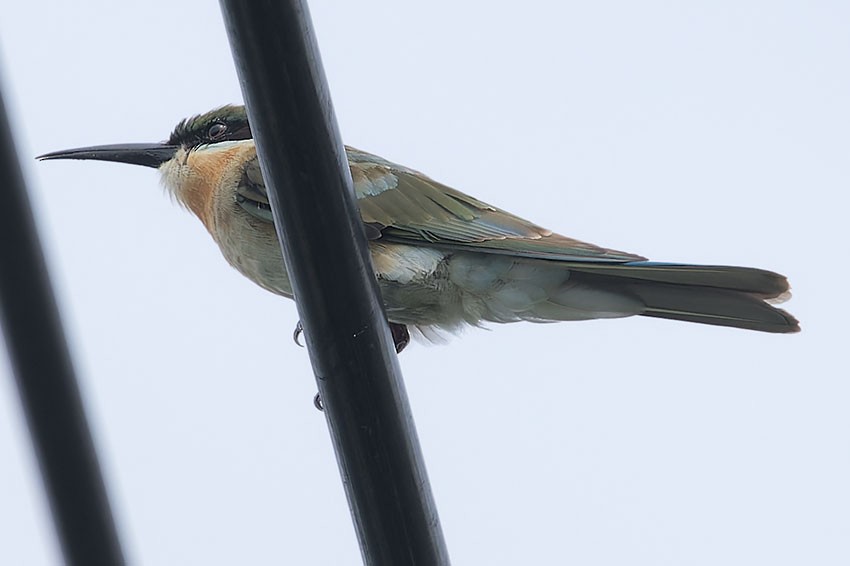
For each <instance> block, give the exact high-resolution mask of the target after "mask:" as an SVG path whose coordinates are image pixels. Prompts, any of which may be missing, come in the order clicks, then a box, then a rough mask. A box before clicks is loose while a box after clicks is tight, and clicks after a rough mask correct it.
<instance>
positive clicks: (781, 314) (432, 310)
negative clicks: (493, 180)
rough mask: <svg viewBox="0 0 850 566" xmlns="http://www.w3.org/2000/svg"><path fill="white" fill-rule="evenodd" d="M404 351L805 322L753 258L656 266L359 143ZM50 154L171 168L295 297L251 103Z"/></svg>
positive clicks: (233, 257)
mask: <svg viewBox="0 0 850 566" xmlns="http://www.w3.org/2000/svg"><path fill="white" fill-rule="evenodd" d="M346 153H347V155H348V163H349V167H350V169H351V177H352V179H353V181H354V190H355V193H356V196H357V203H358V205H359V208H360V216H361V218H362V220H363V227H364V229H365V232H366V235H367V237H368V238H369V246H370V251H371V255H372V263H373V265H374V267H375V276H376V277H377V280H378V283H379V286H380V289H381V293H382V296H383V301H384V304H385V307H386V314H387V318H388V319H389V322H390V323H391V326H392V328H393V335H394V337H395V340H396V345H397V348H399V349H400V348H402V347H404V345H405V344H406V343H407V339H408V334H407V328H406V327H408V326H412V327H414V328H416V329H418V330H419V331H421V332H422V333H423V334H424V335H425V336H432V335H435V334H434V333H435V331H437V332H439V331H441V330H448V331H452V330H456V329H458V328H460V327H462V326H464V325H473V326H478V325H481V324H482V323H484V322H499V323H502V322H516V321H521V320H526V321H531V322H552V321H562V320H588V319H596V318H620V317H626V316H632V315H641V316H651V317H660V318H669V319H676V320H684V321H689V322H700V323H705V324H714V325H719V326H732V327H736V328H745V329H750V330H760V331H764V332H780V333H786V332H797V331H798V330H799V326H798V323H797V320H796V319H795V318H794V317H793V316H791V315H790V314H788V313H787V312H785V311H783V310H781V309H778V308H776V307H774V306H772V305H771V304H769V303H771V302H773V303H776V302H781V301H783V300H785V299H786V298H788V297H789V296H790V294H789V287H788V281H787V280H786V279H785V277H783V276H782V275H779V274H777V273H773V272H770V271H765V270H762V269H754V268H749V267H728V266H714V265H708V266H707V265H687V264H672V263H657V262H649V261H647V260H646V259H645V258H643V257H641V256H638V255H634V254H631V253H626V252H621V251H616V250H612V249H607V248H602V247H599V246H595V245H593V244H588V243H585V242H581V241H579V240H574V239H572V238H568V237H566V236H561V235H559V234H556V233H554V232H552V231H551V230H547V229H545V228H541V227H540V226H537V225H536V224H533V223H531V222H529V221H527V220H523V219H522V218H519V217H518V216H514V215H513V214H510V213H509V212H506V211H504V210H500V209H498V208H496V207H494V206H491V205H489V204H487V203H485V202H483V201H480V200H478V199H476V198H474V197H471V196H469V195H466V194H464V193H462V192H460V191H458V190H455V189H453V188H451V187H448V186H446V185H443V184H442V183H439V182H437V181H434V180H433V179H431V178H429V177H427V176H425V175H423V174H422V173H419V172H418V171H415V170H413V169H409V168H407V167H404V166H401V165H397V164H395V163H392V162H390V161H387V160H385V159H382V158H380V157H378V156H376V155H372V154H369V153H366V152H364V151H360V150H357V149H354V148H351V147H346ZM40 159H98V160H104V161H117V162H122V163H132V164H136V165H144V166H147V167H154V168H156V169H159V172H160V174H161V175H162V180H163V182H164V184H165V186H166V187H167V189H168V190H169V191H170V192H171V193H172V194H173V195H174V197H176V199H177V201H178V202H179V203H180V204H182V205H183V206H185V207H186V208H188V209H189V210H190V211H191V212H193V213H194V214H195V215H196V216H197V217H198V218H199V219H200V221H201V222H202V223H203V225H204V226H205V227H206V229H207V230H208V231H209V233H210V235H212V237H213V239H214V240H215V241H216V243H217V244H218V246H219V248H221V252H222V253H223V254H224V257H225V259H226V260H227V261H228V262H229V263H230V264H231V265H232V266H233V267H235V268H236V269H237V270H239V272H240V273H242V274H243V275H245V276H246V277H248V278H249V279H251V280H252V281H254V282H255V283H256V284H258V285H260V286H261V287H263V288H264V289H267V290H268V291H271V292H273V293H277V294H279V295H283V296H285V297H290V298H292V287H291V285H290V283H289V277H288V275H287V272H286V268H285V265H284V260H283V257H282V255H281V251H280V247H279V245H278V241H277V236H276V234H275V230H274V225H273V220H272V215H271V208H270V206H269V200H268V196H267V194H266V189H265V186H264V183H263V178H262V175H261V173H260V167H259V162H258V159H257V153H256V149H255V147H254V141H253V139H252V137H251V128H250V125H249V124H248V118H247V115H246V112H245V109H244V107H242V106H225V107H222V108H219V109H217V110H213V111H211V112H208V113H206V114H201V115H198V116H195V117H192V118H188V119H186V120H183V121H181V122H180V123H179V124H178V125H177V127H176V128H175V129H174V131H173V132H172V133H171V136H170V137H169V139H168V141H167V142H164V143H157V144H122V145H107V146H96V147H86V148H79V149H71V150H67V151H58V152H54V153H48V154H46V155H42V156H41V157H40Z"/></svg>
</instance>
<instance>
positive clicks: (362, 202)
mask: <svg viewBox="0 0 850 566" xmlns="http://www.w3.org/2000/svg"><path fill="white" fill-rule="evenodd" d="M346 152H347V154H348V162H349V166H350V168H351V177H352V179H353V180H354V192H355V195H356V196H357V204H358V205H359V207H360V216H361V218H362V219H363V222H364V224H365V226H366V228H367V230H366V232H367V235H368V236H369V238H370V239H381V240H385V241H390V242H397V243H408V244H414V245H416V244H419V245H422V244H427V245H432V246H435V247H441V248H447V249H457V250H471V251H478V252H486V253H495V254H509V255H515V256H520V257H528V258H536V259H548V260H556V261H582V262H586V261H592V262H629V261H640V260H643V259H644V258H643V257H641V256H638V255H633V254H630V253H626V252H620V251H616V250H610V249H606V248H601V247H599V246H595V245H593V244H588V243H585V242H581V241H579V240H574V239H572V238H567V237H566V236H561V235H559V234H554V233H552V231H551V230H547V229H545V228H542V227H540V226H537V225H535V224H532V223H531V222H528V221H527V220H523V219H522V218H519V217H517V216H514V215H513V214H510V213H508V212H505V211H504V210H500V209H498V208H496V207H493V206H490V205H489V204H487V203H485V202H482V201H480V200H478V199H476V198H473V197H471V196H469V195H466V194H464V193H462V192H460V191H457V190H455V189H452V188H451V187H447V186H446V185H443V184H441V183H438V182H436V181H434V180H432V179H430V178H428V177H426V176H425V175H423V174H422V173H419V172H417V171H414V170H412V169H408V168H406V167H403V166H401V165H397V164H395V163H391V162H389V161H386V160H384V159H382V158H380V157H378V156H376V155H372V154H369V153H366V152H363V151H360V150H357V149H354V148H350V147H346ZM238 192H239V195H240V197H242V198H243V199H246V200H247V201H248V202H249V203H250V205H249V206H248V207H246V210H248V211H249V212H251V213H252V214H255V216H258V217H261V218H263V219H266V220H271V214H270V212H269V210H268V198H267V195H266V192H265V186H264V185H263V181H262V176H261V174H260V168H259V164H258V163H257V160H254V161H253V162H252V163H251V164H249V165H248V167H247V168H246V172H245V175H244V176H243V180H242V183H241V184H240V187H239V190H238ZM254 205H256V207H255V206H254ZM243 206H245V205H244V204H243ZM254 208H256V209H257V210H254Z"/></svg>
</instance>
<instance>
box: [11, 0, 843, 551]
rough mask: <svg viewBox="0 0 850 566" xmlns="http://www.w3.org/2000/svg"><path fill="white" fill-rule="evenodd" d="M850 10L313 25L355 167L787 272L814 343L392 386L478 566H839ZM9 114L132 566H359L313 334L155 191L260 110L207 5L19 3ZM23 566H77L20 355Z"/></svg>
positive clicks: (529, 342)
mask: <svg viewBox="0 0 850 566" xmlns="http://www.w3.org/2000/svg"><path fill="white" fill-rule="evenodd" d="M848 6H850V5H848V4H847V3H846V2H838V1H836V2H826V1H820V2H818V1H807V2H802V1H800V2H754V1H746V2H739V1H736V2H702V3H676V2H660V1H659V2H640V3H635V2H568V3H567V2H547V1H541V0H537V1H534V0H532V1H527V2H524V3H522V4H519V3H516V2H511V3H507V2H503V3H499V2H496V3H493V2H477V1H473V2H457V1H448V0H445V1H434V2H429V3H427V5H425V6H415V5H412V4H409V3H400V2H391V1H385V2H379V1H359V2H341V1H340V2H330V1H319V0H315V1H313V2H312V4H311V7H312V12H313V18H314V23H315V27H316V30H317V33H318V37H319V42H320V45H321V49H322V54H323V57H324V63H325V68H326V72H327V75H328V79H329V81H330V85H331V89H332V92H333V98H334V103H335V106H336V111H337V116H338V118H339V122H340V127H341V130H342V133H343V137H344V139H345V141H346V142H347V143H349V144H351V145H355V146H357V147H360V148H363V149H366V150H368V151H372V152H375V153H378V154H380V155H382V156H384V157H386V158H388V159H391V160H395V161H398V162H400V163H403V164H406V165H408V166H411V167H414V168H418V169H420V170H422V171H424V172H426V173H428V174H429V175H431V176H433V177H435V178H437V179H438V180H441V181H443V182H445V183H448V184H450V185H453V186H455V187H458V188H460V189H461V190H464V191H466V192H469V193H471V194H474V195H476V196H478V197H480V198H482V199H484V200H486V201H489V202H491V203H493V204H496V205H498V206H501V207H503V208H506V209H509V210H511V211H513V212H515V213H517V214H520V215H522V216H525V217H528V218H530V219H533V220H535V221H536V222H538V223H540V224H543V225H545V226H549V227H551V228H554V229H555V230H558V231H560V232H563V233H565V234H568V235H570V236H574V237H577V238H580V239H584V240H587V241H591V242H595V243H598V244H601V245H605V246H608V247H613V248H617V249H623V250H627V251H632V252H636V253H640V254H643V255H646V256H648V257H650V258H652V259H656V260H667V261H687V262H695V263H727V264H739V265H756V266H761V267H766V268H770V269H774V270H776V271H779V272H782V273H785V274H787V275H788V276H789V277H790V278H791V280H792V283H793V285H794V291H795V297H794V299H793V301H792V302H791V303H790V304H789V305H788V308H789V309H790V310H791V311H792V312H794V313H795V314H796V315H797V316H798V317H799V318H800V320H801V321H802V324H803V329H804V330H803V333H802V334H799V335H796V336H772V335H763V334H757V333H748V332H744V331H736V330H732V329H719V328H710V327H703V326H697V325H685V324H682V323H675V322H666V321H659V320H649V319H631V320H621V321H607V322H605V321H602V322H589V323H574V324H561V325H542V326H535V325H531V324H517V325H512V326H505V327H498V328H493V329H492V331H489V332H488V331H481V330H471V331H468V332H466V333H465V334H464V335H462V336H460V337H458V338H455V339H453V340H452V341H451V342H450V343H449V344H448V345H446V346H436V347H426V346H423V345H419V344H414V345H413V346H412V347H411V348H410V349H409V351H407V352H405V353H404V354H403V355H402V357H401V363H402V367H403V369H404V373H405V378H406V382H407V387H408V390H409V394H410V398H411V402H412V405H413V409H414V412H415V415H416V418H417V425H418V429H419V434H420V437H421V440H422V444H423V448H424V451H425V455H426V458H427V462H428V469H429V472H430V476H431V480H432V483H433V488H434V492H435V495H436V498H437V501H438V504H439V509H440V515H441V518H442V521H443V526H444V529H445V534H446V538H447V540H448V544H449V548H450V551H451V555H452V557H453V560H454V562H455V563H456V564H488V565H497V564H510V565H513V564H583V565H591V564H606V565H610V564H652V565H655V564H676V565H679V564H705V565H716V564H726V565H737V564H740V565H751V564H818V565H831V564H848V563H850V546H848V538H847V534H848V532H850V490H848V479H847V478H850V451H849V450H848V449H849V448H850V442H848V435H847V432H848V425H850V422H848V421H850V418H848V414H847V406H848V393H850V388H848V383H847V379H848V374H850V372H848V370H847V363H846V357H845V351H846V349H847V347H848V344H847V339H846V324H847V322H846V321H847V319H848V314H850V313H848V307H847V302H846V298H845V296H846V288H845V287H846V284H847V280H848V277H847V276H848V269H847V267H846V266H847V259H846V258H845V255H846V249H847V244H848V232H847V228H846V215H847V204H848V199H847V196H846V191H847V189H848V176H850V175H848V159H847V156H848V149H850V147H848V145H850V143H848V131H850V111H848V108H850V105H848V100H850V80H848V59H850V58H849V57H848V55H850V33H848V21H850V8H848ZM0 39H1V40H2V52H0V58H1V59H2V67H3V75H4V77H3V78H4V79H5V80H4V81H3V83H4V87H5V89H4V90H5V92H6V95H7V99H8V104H9V106H10V108H11V109H12V111H13V116H12V118H13V120H14V122H15V124H16V126H17V131H18V134H19V151H20V154H21V157H22V159H23V160H24V166H25V169H26V173H27V176H28V178H29V180H30V182H31V186H32V190H33V193H34V194H33V205H34V207H35V210H36V214H37V217H38V222H39V225H40V228H41V230H42V235H43V239H44V244H45V247H46V249H47V253H48V256H49V261H50V265H51V268H52V274H53V276H54V280H55V283H56V287H57V293H58V296H59V300H60V303H61V308H62V312H63V314H64V315H65V324H66V326H67V329H68V333H69V336H70V338H71V345H72V347H73V351H74V355H75V359H76V363H77V367H78V369H79V374H80V379H81V387H82V390H83V393H84V396H85V400H86V405H87V407H88V410H89V417H90V419H91V423H92V426H93V429H94V431H95V435H96V439H97V443H98V446H99V449H100V454H101V459H102V463H103V466H104V469H105V473H106V477H107V480H108V484H109V489H110V493H111V495H112V501H113V503H114V506H115V510H116V515H117V519H118V522H119V524H120V527H121V530H122V533H123V542H124V543H125V547H126V551H127V554H128V557H129V558H130V561H131V563H133V564H157V565H171V564H174V565H186V564H205V565H214V564H327V565H336V564H356V563H358V561H359V551H358V549H357V544H356V541H355V538H354V533H353V529H352V526H351V522H350V518H349V514H348V510H347V508H346V504H345V499H344V496H343V491H342V487H341V484H340V481H339V477H338V472H337V467H336V463H335V461H334V456H333V453H332V449H331V446H330V443H329V440H328V433H327V429H326V425H325V421H324V418H323V417H322V415H321V414H320V413H318V412H317V411H316V410H315V409H314V408H313V407H312V404H311V398H312V395H313V393H314V392H315V384H314V381H313V376H312V374H311V372H310V368H309V364H308V360H307V354H306V352H305V351H304V350H302V349H299V348H297V347H296V346H295V345H293V343H292V341H291V339H290V337H289V336H290V332H291V330H292V327H293V325H294V324H295V321H296V318H297V317H296V313H295V308H294V305H293V304H292V303H290V302H287V301H285V300H282V299H279V298H277V297H274V296H272V295H269V294H267V293H265V292H264V291H262V290H260V289H259V288H257V287H255V286H254V285H253V284H251V283H250V282H248V281H247V280H244V279H242V278H241V277H240V276H239V275H238V274H237V273H236V272H235V271H233V270H232V269H230V268H229V267H228V266H227V265H226V263H225V262H224V261H223V260H222V259H221V258H220V257H219V252H218V250H217V249H216V247H215V246H214V244H213V243H212V242H211V241H210V239H209V237H208V236H207V234H206V233H205V232H204V230H203V228H202V226H201V225H200V223H199V222H198V221H197V220H195V219H194V218H192V217H191V216H189V215H188V214H187V213H185V212H182V211H180V210H179V209H178V208H176V207H175V206H173V205H172V204H171V203H170V202H169V200H168V198H165V197H164V196H163V190H162V189H161V188H160V187H159V186H158V179H157V174H156V173H155V172H154V171H152V170H149V169H143V168H138V167H136V168H134V167H130V166H122V165H113V164H101V163H77V162H65V163H63V162H55V163H36V162H34V161H33V160H32V159H31V158H32V156H34V155H36V154H38V153H43V152H46V151H51V150H57V149H63V148H68V147H76V146H81V145H90V144H97V143H114V142H125V141H156V140H161V139H164V138H165V137H166V136H167V135H168V133H169V132H170V130H171V128H172V127H173V126H174V124H175V123H176V122H177V121H178V120H179V119H180V118H182V117H185V116H187V115H190V114H194V113H198V112H203V111H206V110H209V109H211V108H213V107H216V106H218V105H221V104H224V103H227V102H238V101H239V100H240V98H241V97H240V91H239V87H238V84H237V81H236V77H235V73H234V69H233V65H232V61H231V57H230V52H229V48H228V45H227V43H226V39H225V35H224V31H223V29H222V23H221V16H220V12H219V8H218V6H217V5H216V4H215V3H212V2H194V3H190V2H156V1H150V2H145V3H135V4H124V3H118V2H107V1H104V2H82V3H68V2H59V1H56V2H30V3H26V2H15V3H14V4H13V3H11V2H8V3H7V5H6V6H4V9H3V15H2V19H0ZM0 364H2V365H0V374H2V375H0V454H2V465H0V502H2V503H0V563H2V564H4V565H5V564H9V565H19V564H20V565H39V564H54V563H56V562H57V561H58V560H59V558H58V551H57V547H56V544H55V542H54V540H53V536H52V533H51V527H50V522H49V513H48V511H47V506H46V502H45V499H44V496H43V495H42V492H41V489H40V481H39V479H38V476H37V473H36V472H37V468H36V464H35V461H34V458H33V455H32V451H31V449H30V445H29V442H28V439H27V435H26V428H25V425H24V422H23V419H22V414H21V410H20V408H19V406H18V403H17V395H16V392H15V390H14V388H13V386H12V382H11V380H10V379H8V376H7V374H8V373H9V371H8V365H7V362H6V361H5V358H4V357H0Z"/></svg>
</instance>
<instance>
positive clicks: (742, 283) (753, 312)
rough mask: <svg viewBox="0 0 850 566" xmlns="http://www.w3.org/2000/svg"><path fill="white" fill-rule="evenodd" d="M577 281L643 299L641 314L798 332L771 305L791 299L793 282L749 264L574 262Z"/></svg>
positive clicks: (794, 321) (792, 322)
mask: <svg viewBox="0 0 850 566" xmlns="http://www.w3.org/2000/svg"><path fill="white" fill-rule="evenodd" d="M569 269H570V270H571V272H572V273H573V275H572V276H571V279H572V280H573V281H576V280H580V281H582V282H586V283H587V284H589V285H592V286H593V287H596V288H608V289H610V290H612V291H615V292H626V293H628V294H631V295H634V296H636V297H638V298H639V299H640V300H641V301H642V302H643V303H644V305H645V308H644V310H643V311H642V312H639V313H638V314H640V315H642V316H652V317H658V318H669V319H675V320H684V321H689V322H699V323H703V324H713V325H717V326H731V327H735V328H745V329H749V330H759V331H762V332H777V333H789V332H799V331H800V326H799V324H798V322H797V319H796V318H794V317H793V316H792V315H790V314H789V313H787V312H785V311H784V310H782V309H779V308H776V307H774V306H772V305H771V304H770V303H781V302H783V301H784V300H786V299H788V298H789V297H790V296H791V294H790V289H789V285H788V280H787V279H786V278H785V277H783V276H782V275H779V274H778V273H773V272H771V271H765V270H762V269H753V268H749V267H727V266H703V265H679V264H665V263H654V262H632V263H623V264H596V265H594V264H588V263H572V264H570V266H569Z"/></svg>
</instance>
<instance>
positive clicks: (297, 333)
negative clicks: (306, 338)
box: [292, 320, 304, 348]
mask: <svg viewBox="0 0 850 566" xmlns="http://www.w3.org/2000/svg"><path fill="white" fill-rule="evenodd" d="M302 334H304V327H303V326H301V321H300V320H299V321H298V324H296V325H295V330H293V331H292V339H293V340H294V341H295V344H296V345H298V346H301V347H302V348H303V347H304V344H302V343H301V335H302Z"/></svg>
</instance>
